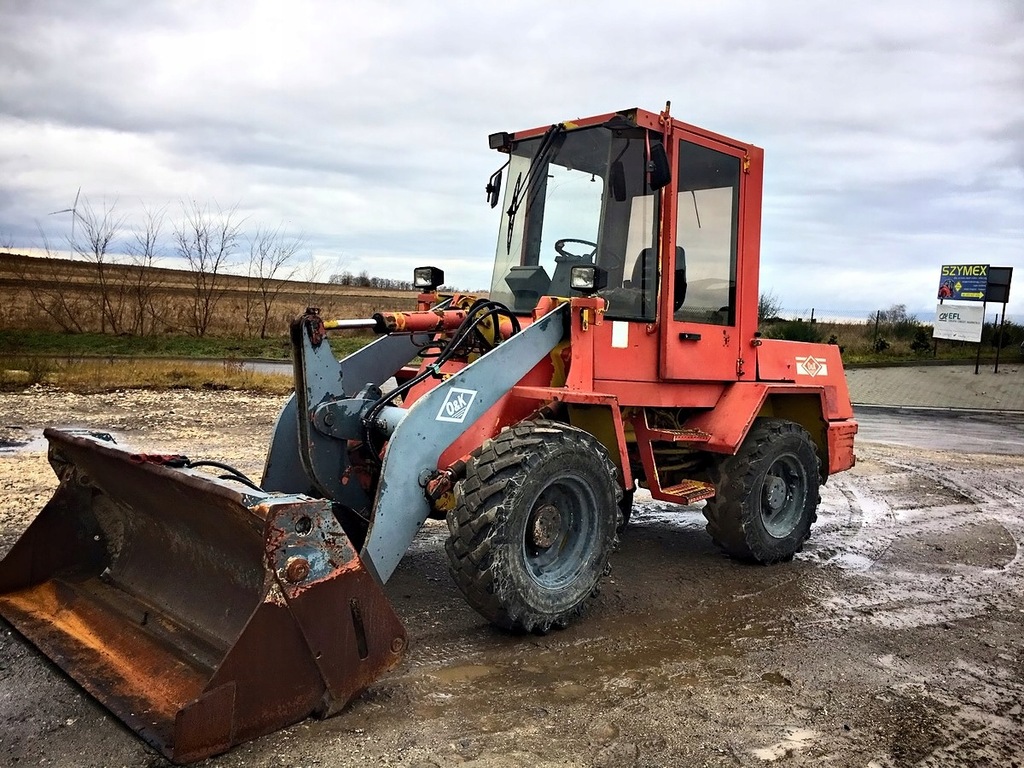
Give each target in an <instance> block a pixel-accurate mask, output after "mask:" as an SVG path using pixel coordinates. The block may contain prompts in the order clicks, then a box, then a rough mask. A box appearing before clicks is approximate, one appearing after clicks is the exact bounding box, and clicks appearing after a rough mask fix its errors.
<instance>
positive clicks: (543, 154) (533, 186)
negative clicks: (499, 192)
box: [505, 123, 565, 254]
mask: <svg viewBox="0 0 1024 768" xmlns="http://www.w3.org/2000/svg"><path fill="white" fill-rule="evenodd" d="M564 134H565V124H564V123H558V124H556V125H552V126H551V127H550V128H548V129H547V130H546V131H545V132H544V135H543V136H542V137H541V140H540V145H539V146H538V147H537V151H536V153H534V155H533V159H532V160H530V167H529V168H527V169H526V177H525V178H523V174H522V173H520V174H519V176H518V177H516V186H515V188H514V189H513V190H512V200H511V203H510V204H509V206H508V211H507V213H508V231H507V233H506V235H505V253H506V254H507V253H511V252H512V230H513V228H514V225H515V221H516V214H517V213H519V208H520V207H521V206H522V204H523V201H524V200H526V199H527V198H529V197H530V191H531V190H533V192H534V194H536V190H537V189H539V188H540V187H539V186H538V184H537V179H539V178H540V177H541V174H540V173H539V172H538V171H539V169H540V168H543V167H544V166H545V165H546V164H547V161H548V157H549V156H550V155H551V152H552V150H553V149H554V148H555V147H556V146H559V145H560V142H558V141H556V139H558V138H559V137H561V136H563V135H564Z"/></svg>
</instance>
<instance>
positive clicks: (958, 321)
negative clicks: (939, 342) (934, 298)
mask: <svg viewBox="0 0 1024 768" xmlns="http://www.w3.org/2000/svg"><path fill="white" fill-rule="evenodd" d="M984 324H985V308H984V307H979V306H977V305H970V304H967V305H965V306H959V307H955V306H953V305H951V304H939V306H938V307H936V308H935V331H934V332H933V333H932V337H933V338H936V339H951V340H953V341H974V342H978V341H981V328H982V326H983V325H984Z"/></svg>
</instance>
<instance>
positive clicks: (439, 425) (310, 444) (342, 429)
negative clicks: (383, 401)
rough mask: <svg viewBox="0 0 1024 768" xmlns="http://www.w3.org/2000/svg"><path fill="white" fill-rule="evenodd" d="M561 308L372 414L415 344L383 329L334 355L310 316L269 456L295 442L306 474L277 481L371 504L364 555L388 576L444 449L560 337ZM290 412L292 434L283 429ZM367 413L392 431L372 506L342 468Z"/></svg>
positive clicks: (425, 507) (419, 520)
mask: <svg viewBox="0 0 1024 768" xmlns="http://www.w3.org/2000/svg"><path fill="white" fill-rule="evenodd" d="M567 313H568V306H567V305H564V304H563V305H560V306H558V307H556V308H555V309H554V310H553V311H551V312H549V313H548V314H546V315H545V316H544V317H542V318H540V319H539V320H537V321H536V322H534V323H532V324H531V325H529V326H527V327H526V328H525V329H523V330H522V331H520V332H519V333H516V334H514V335H511V336H510V337H509V338H506V339H505V340H504V341H502V342H501V343H500V344H497V345H496V346H494V347H493V348H492V349H490V350H489V351H488V352H486V353H485V354H483V355H481V356H480V357H479V358H477V359H476V360H474V361H473V362H471V363H470V364H469V365H467V366H466V367H464V368H462V369H461V370H460V371H458V372H457V373H455V374H453V375H451V376H448V377H447V378H445V379H444V380H443V381H441V382H440V383H439V384H437V386H435V387H434V388H433V389H431V390H430V391H429V392H428V393H426V394H425V395H424V396H422V397H420V398H419V399H417V400H416V401H415V403H413V405H412V407H410V408H400V407H396V406H385V407H383V408H380V409H378V410H377V411H374V407H375V404H376V403H377V402H378V401H379V400H380V397H381V395H380V391H379V384H381V383H383V382H384V381H386V380H387V379H388V378H390V377H391V376H392V375H394V373H395V372H396V371H397V370H398V369H399V368H401V367H402V366H403V365H404V364H406V363H408V362H409V361H410V360H411V359H412V358H413V357H414V356H415V355H416V353H417V352H418V351H419V350H418V347H417V346H416V344H415V343H414V340H413V337H412V335H405V334H392V335H388V336H385V337H383V338H381V339H379V340H377V341H376V342H374V343H373V344H370V345H369V346H367V347H364V348H363V349H362V350H359V351H357V352H354V353H353V354H351V355H349V356H348V357H346V358H345V359H344V360H342V361H340V362H339V361H338V360H337V359H336V358H335V357H334V354H333V352H332V351H331V348H330V345H329V344H325V343H323V338H324V337H323V333H322V325H323V323H322V320H320V318H319V316H318V315H316V314H314V313H307V314H306V315H304V316H303V317H302V318H300V320H299V321H297V322H296V324H295V325H294V326H293V344H294V354H295V379H296V395H295V405H294V407H293V406H291V404H289V405H287V406H286V407H285V413H284V414H283V415H282V418H281V419H280V420H279V425H278V428H277V431H276V433H275V436H274V443H273V447H272V450H271V456H270V458H269V459H268V466H270V465H272V464H276V463H277V462H278V459H277V458H276V456H275V454H276V453H277V452H280V455H287V454H291V453H293V450H292V449H293V448H294V453H296V454H297V455H298V456H299V457H300V461H301V464H302V467H303V469H304V470H305V474H306V476H297V475H293V476H292V477H290V478H287V479H284V478H281V479H280V481H279V482H278V483H277V484H278V485H286V486H287V485H291V486H292V487H296V486H301V485H303V484H308V483H309V482H312V483H313V484H314V485H315V486H316V487H317V488H318V489H319V490H320V492H321V493H322V494H323V495H324V496H327V497H328V498H332V499H334V500H335V501H337V502H339V503H341V504H344V505H347V506H351V507H353V508H355V509H367V510H372V511H371V512H370V520H369V530H368V532H367V534H366V541H365V543H364V544H363V547H362V550H361V552H360V557H361V559H362V561H363V563H364V565H366V567H367V568H368V569H369V570H370V571H371V573H374V574H375V575H376V576H377V578H378V579H379V580H380V581H381V582H382V583H383V582H386V581H387V580H388V578H390V576H391V574H392V573H393V572H394V570H395V568H396V567H397V565H398V562H399V561H400V560H401V559H402V556H403V555H404V554H405V551H406V550H407V549H408V547H409V545H410V544H411V543H412V540H413V538H414V537H415V535H416V532H417V531H418V530H419V528H420V526H421V525H422V524H423V522H424V520H426V519H427V517H428V515H429V513H430V504H429V501H428V499H427V496H426V491H425V488H426V484H427V482H428V481H429V480H430V479H431V478H432V477H433V475H435V474H436V472H437V470H438V466H437V463H438V459H439V458H440V456H441V454H442V453H443V452H444V450H445V449H446V448H447V447H448V446H449V445H451V444H452V443H453V442H454V441H455V439H456V438H458V437H459V436H460V435H461V434H462V432H463V431H464V430H465V428H466V427H467V426H469V425H470V424H472V423H473V422H474V421H476V420H477V419H478V418H480V417H481V416H482V415H483V414H484V413H486V412H487V410H488V409H490V408H491V407H492V406H493V405H494V404H495V403H497V402H498V401H499V400H500V399H501V398H502V397H503V396H504V395H506V394H507V393H508V392H509V391H510V390H511V389H512V388H513V387H514V386H515V385H516V384H517V383H519V381H520V380H521V379H522V378H523V377H524V376H525V375H526V374H527V373H529V371H530V370H531V369H532V368H533V367H534V366H535V365H537V363H539V362H540V361H541V360H543V359H544V358H545V357H547V356H548V355H549V354H550V353H551V350H552V349H554V348H555V346H556V345H557V344H558V343H559V342H560V341H561V340H562V338H563V336H564V334H565V327H566V316H567ZM292 409H294V412H295V417H294V418H295V421H296V423H295V424H294V427H295V432H294V437H293V436H291V435H289V434H287V431H288V430H289V429H291V428H292V426H293V425H292V424H290V423H289V422H290V421H291V419H292V416H291V415H290V411H291V410H292ZM370 413H374V414H375V415H374V417H373V421H374V423H373V426H374V427H375V428H377V429H379V430H380V431H381V432H383V433H384V434H385V435H386V436H387V438H388V442H387V447H386V449H385V451H384V456H383V460H382V465H381V467H380V475H379V481H378V483H377V487H376V493H375V497H374V498H373V499H372V503H370V500H369V499H368V498H367V493H366V488H364V487H362V486H360V485H359V484H358V483H356V482H353V481H352V477H351V475H348V476H346V474H345V473H346V470H347V469H348V455H347V448H348V444H349V441H356V440H361V439H362V438H363V436H364V419H365V417H366V416H367V414H370ZM281 462H282V463H283V462H284V460H283V459H281ZM292 464H293V469H294V462H293V463H292ZM409 478H415V480H416V482H409V481H408V479H409ZM276 479H277V478H275V480H276ZM267 482H268V480H267V478H266V477H265V478H264V483H265V484H266V483H267Z"/></svg>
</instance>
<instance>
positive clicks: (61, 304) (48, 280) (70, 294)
mask: <svg viewBox="0 0 1024 768" xmlns="http://www.w3.org/2000/svg"><path fill="white" fill-rule="evenodd" d="M36 227H37V228H38V229H39V238H40V240H41V241H42V243H43V250H45V251H46V256H47V258H45V259H39V260H38V262H39V263H38V264H33V267H34V270H33V272H32V273H30V272H29V271H28V270H25V269H22V270H19V272H18V277H19V279H20V280H21V283H22V285H23V286H24V287H25V289H26V290H27V291H28V294H29V297H30V298H31V300H32V303H33V304H34V305H35V306H36V307H37V308H38V309H39V310H40V311H41V312H42V313H43V314H45V315H46V316H47V317H49V318H50V319H51V320H53V322H54V323H56V324H57V327H58V328H60V329H61V330H62V331H69V332H72V333H81V332H82V331H84V330H85V325H84V323H85V317H84V314H83V307H82V293H81V292H80V291H77V290H75V289H74V288H73V287H72V286H69V285H68V281H67V276H66V275H62V274H61V270H60V266H59V264H60V262H59V258H60V255H59V254H58V253H57V252H56V251H55V250H54V249H53V248H52V247H51V246H50V241H49V239H48V238H47V237H46V232H44V231H43V228H42V226H40V225H39V223H38V222H37V223H36ZM33 261H36V260H33Z"/></svg>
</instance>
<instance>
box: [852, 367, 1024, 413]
mask: <svg viewBox="0 0 1024 768" xmlns="http://www.w3.org/2000/svg"><path fill="white" fill-rule="evenodd" d="M846 378H847V382H848V383H849V385H850V395H851V397H852V398H853V402H854V403H856V404H857V405H893V406H904V407H912V408H967V409H972V410H985V411H1003V412H1005V411H1022V412H1024V364H1022V363H1021V362H1018V361H1015V362H1012V363H1009V364H1006V363H1001V364H1000V366H999V373H993V372H992V366H991V365H988V366H987V367H986V366H983V367H982V368H981V369H980V371H979V373H978V374H975V373H974V366H973V365H921V366H907V367H893V368H853V369H849V370H847V372H846Z"/></svg>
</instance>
